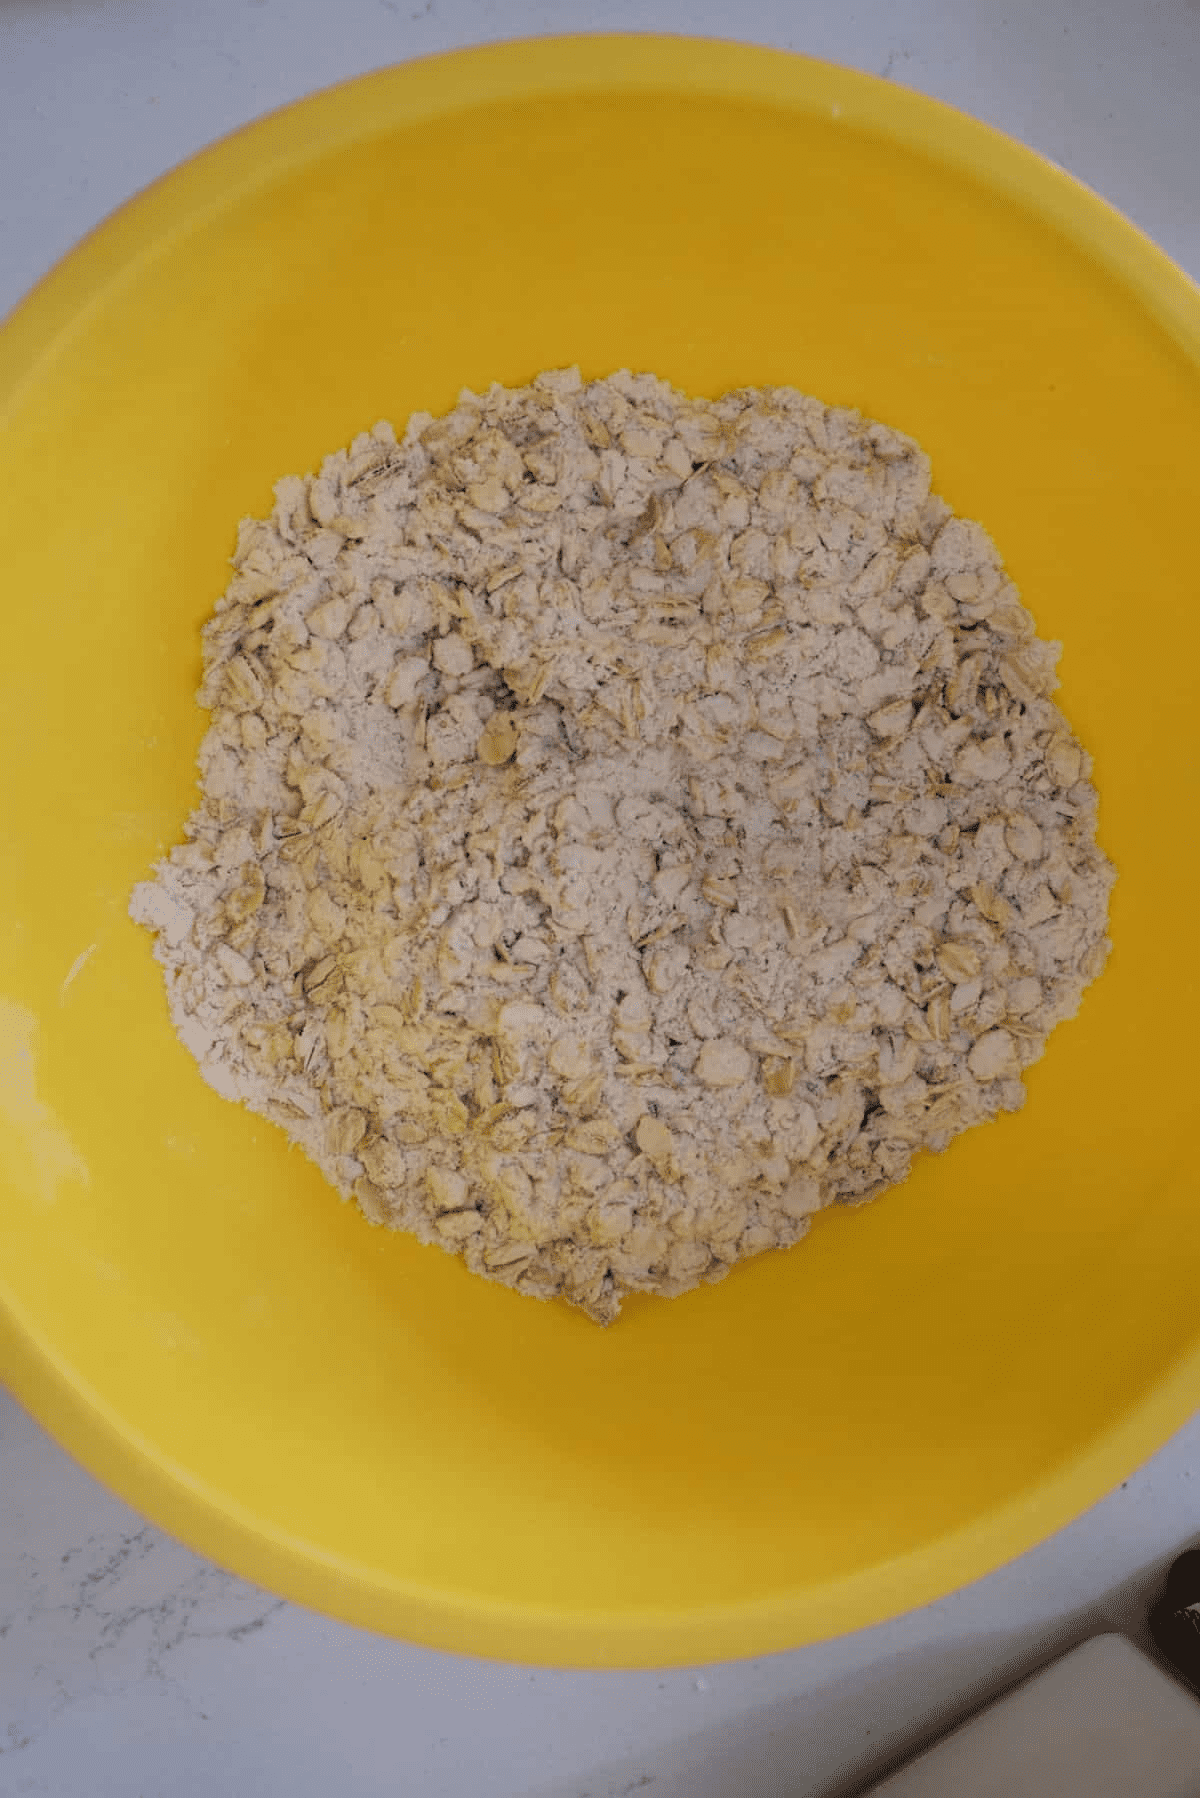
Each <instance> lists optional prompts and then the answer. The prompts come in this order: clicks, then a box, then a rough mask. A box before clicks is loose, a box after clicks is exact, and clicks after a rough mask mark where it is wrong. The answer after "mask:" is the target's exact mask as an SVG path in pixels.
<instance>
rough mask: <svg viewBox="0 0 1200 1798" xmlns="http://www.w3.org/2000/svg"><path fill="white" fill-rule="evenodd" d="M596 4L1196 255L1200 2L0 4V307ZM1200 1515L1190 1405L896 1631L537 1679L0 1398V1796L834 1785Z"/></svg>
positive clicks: (1038, 1652) (96, 0)
mask: <svg viewBox="0 0 1200 1798" xmlns="http://www.w3.org/2000/svg"><path fill="white" fill-rule="evenodd" d="M601 27H604V28H607V29H625V30H665V31H695V32H703V33H709V34H712V35H718V36H726V37H740V38H746V39H751V40H754V41H757V42H761V43H769V44H776V45H779V46H781V47H785V48H790V49H795V50H805V51H809V52H811V53H813V54H815V55H819V56H825V57H829V58H831V59H833V60H835V61H840V62H844V63H850V64H853V65H855V66H856V67H858V68H862V69H867V70H871V71H873V72H874V73H876V74H883V75H887V76H890V77H891V78H893V79H895V80H898V81H903V82H905V83H907V84H908V85H910V86H912V87H915V88H919V89H921V90H923V91H924V92H926V93H930V94H934V95H936V96H938V97H939V98H941V99H944V100H949V101H951V102H953V103H954V104H956V105H958V106H961V107H963V108H965V109H966V110H968V111H970V112H974V113H976V114H978V115H979V116H981V117H983V118H985V119H988V120H989V121H991V122H992V123H994V124H997V125H999V126H1001V127H1002V128H1004V129H1006V130H1008V131H1010V132H1011V133H1013V134H1014V135H1015V136H1018V137H1021V138H1023V139H1025V141H1026V142H1028V143H1030V144H1032V145H1034V146H1035V147H1036V148H1037V149H1040V150H1042V151H1044V152H1045V153H1046V154H1047V155H1049V156H1051V157H1053V158H1054V159H1055V160H1056V161H1057V162H1060V163H1062V164H1064V165H1065V166H1066V167H1067V168H1069V169H1071V170H1072V171H1073V172H1074V173H1076V174H1077V175H1080V176H1081V177H1083V179H1085V180H1086V181H1088V182H1089V183H1090V184H1091V185H1092V186H1093V187H1095V188H1097V189H1098V190H1099V191H1100V192H1101V193H1103V194H1104V195H1106V196H1107V197H1108V198H1109V199H1110V200H1112V201H1114V202H1115V203H1116V204H1117V205H1118V206H1120V207H1121V208H1122V209H1123V210H1124V211H1125V212H1127V213H1128V214H1130V216H1131V217H1133V218H1134V219H1135V220H1136V221H1137V223H1138V224H1140V225H1141V226H1142V227H1143V228H1144V229H1145V230H1146V231H1148V232H1149V233H1150V234H1151V235H1152V236H1153V237H1155V238H1156V239H1157V240H1158V241H1159V242H1160V243H1161V244H1162V245H1164V247H1165V248H1166V249H1167V250H1169V251H1170V252H1171V254H1173V255H1174V256H1175V258H1176V259H1177V260H1178V261H1179V262H1181V263H1182V264H1183V266H1184V267H1185V268H1187V269H1188V270H1189V271H1190V272H1191V273H1192V274H1193V275H1194V276H1198V277H1200V181H1198V178H1197V174H1196V170H1197V166H1198V164H1200V127H1198V126H1197V125H1196V123H1195V122H1194V116H1193V109H1194V105H1195V96H1196V95H1197V93H1200V0H1010V3H1008V4H1004V3H1003V0H839V3H837V4H833V3H830V0H827V3H826V4H824V5H822V4H819V3H814V4H809V3H807V0H739V4H737V5H736V6H734V4H733V0H725V3H724V4H720V3H718V0H691V3H690V4H686V3H684V0H613V3H612V4H610V5H608V6H607V7H603V6H601V5H600V4H598V3H596V0H324V3H321V0H186V3H185V0H176V3H175V4H173V5H172V4H170V3H169V0H0V313H2V312H3V311H5V310H6V309H7V308H8V307H9V306H10V305H11V304H12V303H14V302H15V301H16V300H17V299H18V298H19V297H20V295H21V293H22V292H23V291H24V290H25V289H26V288H27V287H28V286H29V285H30V283H31V282H33V281H34V280H35V279H36V277H37V276H38V275H40V274H41V273H42V272H43V271H44V270H45V269H46V268H47V267H48V266H49V265H50V264H51V263H52V262H53V261H54V259H55V258H56V257H58V256H59V255H61V254H62V253H63V252H64V251H65V250H67V249H68V248H69V247H70V245H71V244H72V243H73V242H74V240H75V239H76V238H78V237H79V236H80V235H81V233H82V232H84V231H86V230H87V229H88V228H89V227H91V226H92V225H94V224H95V223H97V222H98V220H100V219H101V218H102V217H103V216H104V214H105V213H106V212H108V211H109V210H110V209H111V208H112V207H113V206H115V205H116V204H117V203H118V202H119V201H121V200H123V199H125V198H126V197H127V196H128V195H129V194H130V193H132V192H133V191H134V190H135V189H137V188H138V187H139V186H141V185H142V184H143V183H145V182H146V181H148V180H150V179H151V178H152V177H154V176H156V175H158V174H160V173H162V172H163V171H164V170H165V169H167V168H169V167H170V166H171V165H172V164H173V163H175V162H177V161H178V160H179V159H180V158H181V157H183V156H185V155H188V154H190V153H191V152H192V151H194V150H196V149H198V148H200V146H201V145H203V144H204V143H206V142H208V141H209V140H210V139H212V138H213V137H216V136H218V135H220V134H221V133H222V132H225V131H227V130H229V129H230V128H231V127H233V126H235V125H238V124H241V123H242V122H243V121H245V120H246V119H249V118H252V117H253V116H254V115H255V114H256V113H259V112H262V111H264V110H265V109H267V108H269V107H273V106H276V105H279V104H280V103H282V102H284V101H287V100H290V99H293V98H294V97H296V96H297V95H299V94H302V93H304V92H305V91H307V90H309V89H311V88H314V87H318V86H322V85H324V84H327V83H329V82H331V81H335V80H339V79H341V78H343V77H345V76H348V75H352V74H356V73H358V72H360V71H362V70H365V69H369V68H374V67H378V66H379V65H380V64H383V63H386V62H393V61H398V60H401V59H403V58H405V57H408V56H411V55H414V54H420V53H425V52H429V51H434V50H442V49H446V48H449V47H451V46H454V45H462V44H468V43H474V42H479V41H481V40H486V39H490V38H497V37H513V36H521V35H528V34H530V33H535V32H544V31H550V30H558V31H578V30H587V29H600V28H601ZM1193 1475H1195V1479H1196V1484H1195V1487H1193V1485H1192V1479H1193ZM1198 1533H1200V1418H1198V1419H1196V1420H1194V1421H1193V1423H1192V1424H1191V1425H1190V1426H1189V1428H1188V1429H1186V1430H1185V1431H1183V1432H1182V1433H1181V1434H1180V1435H1179V1436H1178V1437H1176V1438H1175V1440H1174V1441H1173V1442H1171V1443H1170V1444H1169V1445H1168V1446H1167V1447H1166V1448H1165V1449H1163V1451H1162V1452H1161V1453H1160V1454H1159V1455H1158V1456H1157V1457H1156V1458H1155V1459H1154V1460H1153V1461H1152V1462H1151V1463H1150V1464H1149V1465H1148V1466H1147V1467H1145V1468H1143V1469H1142V1470H1141V1471H1140V1472H1139V1473H1138V1474H1136V1475H1135V1476H1134V1477H1133V1478H1131V1479H1130V1480H1129V1481H1128V1482H1127V1483H1126V1485H1125V1486H1124V1487H1122V1488H1121V1489H1120V1490H1119V1491H1117V1492H1114V1493H1112V1494H1110V1496H1109V1497H1108V1498H1107V1499H1105V1501H1104V1502H1103V1503H1102V1504H1101V1505H1098V1506H1097V1507H1096V1508H1095V1509H1094V1510H1093V1511H1091V1512H1090V1513H1089V1514H1088V1515H1087V1516H1086V1517H1084V1518H1082V1519H1080V1520H1079V1522H1077V1523H1076V1524H1075V1525H1074V1526H1073V1527H1072V1528H1071V1529H1069V1530H1067V1531H1065V1532H1063V1533H1062V1534H1060V1535H1059V1536H1056V1537H1054V1538H1052V1539H1051V1540H1050V1541H1048V1542H1046V1543H1045V1544H1043V1545H1042V1546H1041V1547H1040V1548H1038V1549H1036V1550H1034V1551H1033V1552H1032V1553H1030V1554H1028V1555H1026V1556H1025V1557H1024V1558H1023V1559H1022V1560H1020V1561H1018V1562H1016V1563H1015V1564H1014V1565H1012V1566H1010V1567H1008V1568H1005V1569H1003V1570H1002V1571H1001V1572H999V1573H997V1574H995V1575H993V1576H992V1578H990V1579H988V1580H985V1581H983V1582H982V1583H981V1584H979V1585H977V1586H974V1587H971V1588H969V1589H968V1590H966V1591H964V1592H960V1593H958V1594H956V1595H955V1596H954V1597H952V1598H950V1599H947V1600H945V1601H944V1602H943V1603H941V1604H938V1605H935V1606H932V1607H931V1608H929V1609H928V1610H925V1611H921V1612H918V1613H916V1614H914V1615H912V1616H909V1617H905V1618H902V1619H900V1620H899V1621H897V1622H895V1623H892V1624H888V1625H886V1626H883V1627H881V1628H879V1629H875V1630H870V1631H866V1632H863V1633H862V1634H860V1635H857V1636H852V1637H847V1638H843V1639H841V1640H839V1641H835V1642H831V1643H826V1644H823V1645H820V1646H817V1647H812V1648H806V1649H801V1650H798V1651H796V1652H795V1653H793V1654H788V1655H779V1656H775V1657H773V1658H771V1659H767V1660H763V1661H757V1662H749V1663H742V1664H738V1665H735V1666H721V1667H713V1668H706V1669H704V1670H703V1671H693V1672H674V1673H638V1674H581V1673H546V1672H531V1671H529V1670H528V1669H525V1668H516V1667H500V1666H492V1665H488V1664H484V1663H478V1662H474V1661H469V1660H461V1659H454V1658H452V1657H449V1656H444V1655H436V1654H431V1653H427V1652H424V1651H422V1650H418V1649H413V1648H408V1647H405V1646H403V1645H401V1644H398V1643H393V1642H388V1641H384V1640H381V1639H378V1638H375V1637H372V1636H369V1635H366V1634H363V1633H361V1632H356V1631H353V1630H350V1629H347V1628H344V1627H343V1626H342V1625H340V1624H336V1623H331V1622H329V1621H328V1620H326V1619H324V1618H321V1617H318V1616H315V1615H313V1614H311V1613H308V1612H305V1611H302V1610H300V1609H298V1608H297V1607H295V1606H293V1605H288V1604H283V1603H280V1602H279V1601H277V1600H275V1599H272V1598H270V1597H269V1596H266V1595H264V1594H263V1593H260V1592H257V1591H255V1590H254V1589H253V1588H251V1587H248V1586H246V1585H244V1584H243V1583H242V1582H241V1581H239V1580H237V1579H234V1578H232V1577H231V1576H230V1575H227V1574H225V1573H222V1572H220V1571H219V1570H218V1569H216V1568H214V1567H212V1566H210V1565H209V1564H208V1563H206V1562H204V1561H203V1560H201V1559H199V1558H198V1557H197V1556H195V1555H193V1554H192V1553H190V1552H189V1551H188V1550H187V1549H184V1548H182V1547H180V1546H179V1545H177V1544H176V1543H174V1542H172V1541H171V1540H169V1539H168V1538H167V1537H165V1536H163V1535H162V1534H161V1533H160V1532H159V1531H158V1530H157V1529H155V1528H153V1527H151V1526H150V1525H148V1524H144V1523H142V1522H141V1520H140V1519H139V1518H138V1517H137V1516H135V1515H134V1513H133V1512H131V1511H130V1510H128V1509H127V1507H126V1506H124V1505H123V1504H122V1503H120V1502H119V1501H118V1500H117V1499H115V1498H113V1497H111V1496H110V1495H109V1494H108V1493H107V1492H105V1491H104V1490H102V1488H101V1487H99V1486H98V1485H97V1484H96V1483H95V1482H94V1481H93V1480H92V1479H91V1478H90V1477H89V1476H88V1475H87V1474H85V1473H82V1472H81V1471H80V1470H79V1469H78V1468H77V1467H75V1466H74V1464H73V1463H72V1462H70V1461H69V1460H68V1459H67V1458H66V1457H65V1456H64V1455H63V1454H62V1453H61V1451H60V1450H58V1449H57V1448H56V1447H54V1446H53V1444H51V1443H50V1441H49V1440H48V1439H47V1438H46V1436H45V1435H44V1434H43V1433H42V1431H41V1430H40V1429H39V1428H38V1427H37V1425H35V1424H34V1423H32V1422H31V1421H30V1420H29V1419H28V1418H26V1417H25V1416H24V1414H23V1413H21V1412H20V1411H19V1410H18V1409H17V1408H16V1406H15V1405H13V1404H11V1403H10V1402H9V1401H7V1400H5V1399H4V1398H3V1397H0V1798H25V1795H26V1794H30V1795H36V1794H46V1795H48V1798H110V1795H111V1798H216V1795H217V1794H220V1798H328V1794H329V1793H331V1792H336V1793H339V1794H342V1795H343V1798H408V1795H409V1794H412V1798H468V1794H469V1795H470V1798H623V1795H627V1794H630V1793H634V1792H638V1791H641V1790H646V1791H648V1792H652V1793H653V1798H734V1795H735V1794H739V1793H741V1792H750V1791H752V1792H754V1793H755V1798H785V1795H786V1798H810V1795H812V1798H815V1795H817V1794H820V1795H822V1798H833V1795H834V1794H838V1795H840V1794H843V1793H849V1792H851V1791H854V1790H856V1789H857V1788H858V1787H859V1786H861V1784H862V1783H863V1782H864V1781H866V1780H867V1779H868V1778H869V1777H870V1776H871V1775H872V1774H873V1773H874V1772H875V1771H877V1770H882V1769H883V1768H884V1767H885V1766H887V1765H888V1764H889V1763H890V1762H893V1761H894V1760H895V1759H896V1757H897V1756H899V1755H901V1754H903V1753H904V1752H906V1751H907V1750H908V1749H909V1748H911V1747H915V1746H918V1745H920V1744H921V1743H922V1742H923V1741H924V1740H926V1739H927V1738H928V1737H929V1736H930V1735H932V1734H935V1733H936V1732H937V1731H938V1730H939V1729H940V1728H944V1727H947V1726H948V1725H949V1724H951V1723H952V1722H954V1721H955V1720H956V1719H957V1718H959V1717H960V1716H961V1715H963V1714H964V1713H965V1712H967V1711H968V1710H970V1709H971V1708H972V1707H973V1706H974V1705H976V1704H978V1703H979V1702H981V1701H982V1700H983V1699H985V1698H986V1697H987V1696H989V1695H990V1694H991V1693H992V1692H994V1691H996V1690H998V1689H999V1688H1001V1687H1002V1686H1003V1685H1004V1684H1005V1683H1006V1682H1007V1681H1008V1680H1009V1679H1011V1678H1012V1677H1014V1676H1015V1675H1016V1674H1017V1673H1019V1672H1021V1671H1023V1670H1025V1669H1027V1668H1028V1667H1031V1666H1033V1665H1036V1664H1037V1663H1038V1662H1040V1661H1042V1660H1044V1659H1046V1658H1048V1656H1049V1655H1051V1654H1052V1653H1054V1652H1055V1651H1057V1650H1058V1649H1060V1648H1062V1647H1065V1646H1067V1645H1069V1644H1070V1643H1071V1642H1073V1641H1075V1640H1078V1639H1080V1638H1081V1637H1082V1636H1084V1635H1086V1634H1088V1633H1089V1632H1090V1631H1091V1630H1092V1629H1094V1628H1098V1627H1104V1626H1105V1625H1108V1626H1110V1627H1117V1628H1126V1629H1129V1630H1131V1631H1136V1630H1137V1629H1138V1627H1139V1620H1140V1618H1141V1617H1142V1615H1143V1613H1144V1609H1145V1603H1146V1600H1147V1596H1148V1594H1149V1593H1150V1592H1151V1591H1152V1590H1153V1588H1154V1586H1155V1584H1156V1581H1157V1579H1158V1576H1159V1573H1160V1571H1161V1568H1162V1566H1163V1564H1164V1563H1165V1562H1166V1561H1167V1560H1168V1559H1169V1558H1170V1557H1171V1555H1172V1554H1173V1553H1174V1551H1175V1550H1176V1549H1177V1548H1178V1547H1179V1546H1181V1545H1182V1544H1183V1543H1185V1542H1186V1541H1188V1540H1189V1539H1191V1538H1192V1537H1193V1536H1194V1535H1196V1534H1198Z"/></svg>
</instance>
